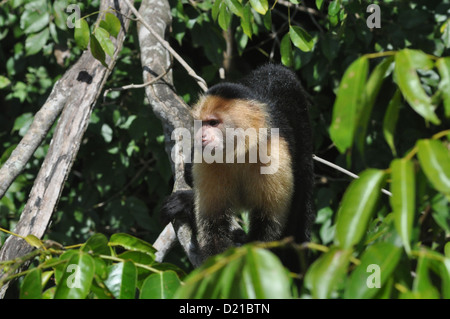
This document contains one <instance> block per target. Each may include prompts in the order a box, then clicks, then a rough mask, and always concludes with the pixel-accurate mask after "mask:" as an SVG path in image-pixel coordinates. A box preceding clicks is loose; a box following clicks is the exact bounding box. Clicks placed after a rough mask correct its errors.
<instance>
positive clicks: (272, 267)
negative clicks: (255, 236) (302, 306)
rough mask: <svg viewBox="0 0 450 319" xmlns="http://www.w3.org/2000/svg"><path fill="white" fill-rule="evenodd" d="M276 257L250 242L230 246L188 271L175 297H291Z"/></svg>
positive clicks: (281, 267) (288, 286)
mask: <svg viewBox="0 0 450 319" xmlns="http://www.w3.org/2000/svg"><path fill="white" fill-rule="evenodd" d="M290 296H291V293H290V280H289V277H288V276H287V273H286V271H285V269H284V267H283V265H282V264H281V263H280V261H279V260H278V258H277V257H276V256H275V255H273V254H272V253H271V252H269V251H266V250H263V249H261V248H256V247H254V246H252V245H251V244H249V245H245V246H242V247H238V248H232V249H229V250H227V251H226V252H225V253H223V254H220V255H217V256H215V257H213V258H210V259H209V260H207V261H206V262H205V263H204V264H203V265H202V266H201V267H200V268H197V269H196V270H194V271H193V272H192V273H190V274H189V275H188V276H187V277H186V278H185V280H184V285H182V286H181V287H180V288H179V289H178V290H177V292H176V295H175V297H176V298H290Z"/></svg>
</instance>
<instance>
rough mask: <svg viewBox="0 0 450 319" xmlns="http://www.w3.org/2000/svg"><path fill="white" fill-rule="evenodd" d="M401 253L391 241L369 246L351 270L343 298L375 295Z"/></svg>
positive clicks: (367, 297) (366, 297)
mask: <svg viewBox="0 0 450 319" xmlns="http://www.w3.org/2000/svg"><path fill="white" fill-rule="evenodd" d="M401 255H402V249H401V248H399V247H397V246H394V245H393V244H391V243H384V242H380V243H376V244H374V245H372V246H369V247H368V248H367V249H366V251H365V252H364V254H363V255H362V257H361V264H360V265H359V266H358V267H356V268H355V270H353V272H352V274H351V275H350V278H349V280H348V282H347V284H346V285H345V294H344V298H345V299H369V298H372V297H373V296H375V294H377V293H378V291H379V289H382V288H383V286H384V284H385V283H386V282H387V280H388V279H389V278H390V276H391V274H392V272H393V271H394V270H395V268H396V267H397V265H398V262H399V261H400V257H401ZM378 276H379V277H378ZM377 284H379V286H377Z"/></svg>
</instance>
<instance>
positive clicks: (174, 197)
mask: <svg viewBox="0 0 450 319" xmlns="http://www.w3.org/2000/svg"><path fill="white" fill-rule="evenodd" d="M161 218H162V220H163V222H164V223H169V222H172V221H173V220H174V219H178V220H180V221H187V222H189V223H190V224H191V225H193V224H194V223H192V221H193V220H194V191H193V190H182V191H176V192H174V193H172V194H171V195H170V196H169V197H167V198H166V199H165V201H164V203H163V206H162V208H161Z"/></svg>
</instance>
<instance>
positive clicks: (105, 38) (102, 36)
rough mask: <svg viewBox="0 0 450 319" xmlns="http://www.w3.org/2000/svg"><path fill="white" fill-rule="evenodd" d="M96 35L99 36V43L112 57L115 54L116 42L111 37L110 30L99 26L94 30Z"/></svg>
mask: <svg viewBox="0 0 450 319" xmlns="http://www.w3.org/2000/svg"><path fill="white" fill-rule="evenodd" d="M94 36H95V37H96V38H97V40H98V43H100V46H101V47H102V49H103V51H105V52H106V54H108V55H109V56H110V57H112V56H113V55H114V44H113V43H112V41H111V39H110V38H109V36H110V35H109V32H108V31H106V30H105V29H103V28H102V27H98V28H97V29H95V31H94Z"/></svg>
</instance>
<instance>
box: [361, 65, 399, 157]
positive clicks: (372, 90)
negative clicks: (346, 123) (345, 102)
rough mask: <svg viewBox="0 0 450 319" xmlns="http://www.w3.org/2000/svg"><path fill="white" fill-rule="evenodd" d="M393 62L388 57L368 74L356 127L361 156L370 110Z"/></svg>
mask: <svg viewBox="0 0 450 319" xmlns="http://www.w3.org/2000/svg"><path fill="white" fill-rule="evenodd" d="M393 62H394V57H388V58H386V59H384V60H383V61H382V62H381V63H379V64H378V65H377V66H376V67H375V69H374V70H373V71H372V73H371V74H370V77H369V80H368V81H367V85H366V87H365V93H366V103H365V104H364V105H363V107H361V109H360V114H359V115H358V118H359V120H358V121H357V125H356V133H355V134H356V141H357V142H356V145H357V146H358V149H359V151H360V153H361V154H364V144H365V141H366V133H367V126H368V125H369V121H370V116H371V115H372V109H373V106H374V105H375V101H376V98H377V96H378V93H379V92H380V88H381V85H382V84H383V81H384V79H385V78H386V76H387V75H388V73H389V71H388V70H389V68H390V66H391V65H392V63H393Z"/></svg>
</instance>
